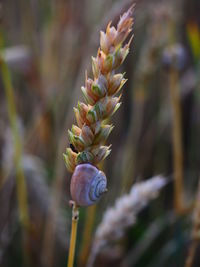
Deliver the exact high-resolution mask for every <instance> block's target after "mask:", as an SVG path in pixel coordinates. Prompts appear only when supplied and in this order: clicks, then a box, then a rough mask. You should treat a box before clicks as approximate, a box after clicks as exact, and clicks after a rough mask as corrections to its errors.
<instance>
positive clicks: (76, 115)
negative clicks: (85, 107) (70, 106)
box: [74, 108, 85, 128]
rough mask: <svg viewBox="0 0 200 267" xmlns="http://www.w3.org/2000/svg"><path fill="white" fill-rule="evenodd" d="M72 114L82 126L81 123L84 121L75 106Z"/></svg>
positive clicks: (80, 125)
mask: <svg viewBox="0 0 200 267" xmlns="http://www.w3.org/2000/svg"><path fill="white" fill-rule="evenodd" d="M74 114H75V117H76V122H77V124H78V126H79V127H80V128H82V126H83V124H84V123H85V122H84V120H83V119H82V118H81V116H80V113H79V110H78V109H77V108H74Z"/></svg>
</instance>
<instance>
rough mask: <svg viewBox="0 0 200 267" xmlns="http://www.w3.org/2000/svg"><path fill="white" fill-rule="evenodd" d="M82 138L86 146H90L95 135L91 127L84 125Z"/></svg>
mask: <svg viewBox="0 0 200 267" xmlns="http://www.w3.org/2000/svg"><path fill="white" fill-rule="evenodd" d="M81 138H82V139H83V142H84V144H85V146H90V145H91V144H92V142H93V140H94V134H93V132H92V130H91V129H90V127H89V126H87V125H84V126H83V128H82V132H81Z"/></svg>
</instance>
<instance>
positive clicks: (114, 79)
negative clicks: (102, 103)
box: [108, 73, 127, 95]
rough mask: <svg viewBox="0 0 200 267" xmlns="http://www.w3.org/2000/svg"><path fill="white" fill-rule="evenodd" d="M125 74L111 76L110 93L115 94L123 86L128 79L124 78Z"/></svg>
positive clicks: (109, 82)
mask: <svg viewBox="0 0 200 267" xmlns="http://www.w3.org/2000/svg"><path fill="white" fill-rule="evenodd" d="M123 77H124V74H121V73H118V74H115V75H113V76H110V77H109V81H108V84H109V85H108V95H114V94H116V93H117V92H119V90H120V89H121V88H122V86H123V85H124V84H125V82H126V81H127V80H126V79H124V78H123Z"/></svg>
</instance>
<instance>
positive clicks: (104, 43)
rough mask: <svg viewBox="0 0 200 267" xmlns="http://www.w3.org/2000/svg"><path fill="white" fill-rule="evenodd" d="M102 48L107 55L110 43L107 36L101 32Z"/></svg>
mask: <svg viewBox="0 0 200 267" xmlns="http://www.w3.org/2000/svg"><path fill="white" fill-rule="evenodd" d="M100 47H101V50H102V51H103V52H104V53H105V54H106V55H107V54H108V53H109V48H110V42H109V39H108V37H107V35H106V34H105V33H104V32H103V31H100Z"/></svg>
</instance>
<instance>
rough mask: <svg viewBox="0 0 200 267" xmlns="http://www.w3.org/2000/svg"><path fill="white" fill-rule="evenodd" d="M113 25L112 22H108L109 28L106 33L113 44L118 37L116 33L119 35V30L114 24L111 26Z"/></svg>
mask: <svg viewBox="0 0 200 267" xmlns="http://www.w3.org/2000/svg"><path fill="white" fill-rule="evenodd" d="M110 25H111V22H110V23H109V24H108V26H107V28H106V35H107V37H108V39H109V42H110V43H111V44H113V42H114V40H115V38H116V35H117V30H116V29H115V27H114V26H112V27H110Z"/></svg>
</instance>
